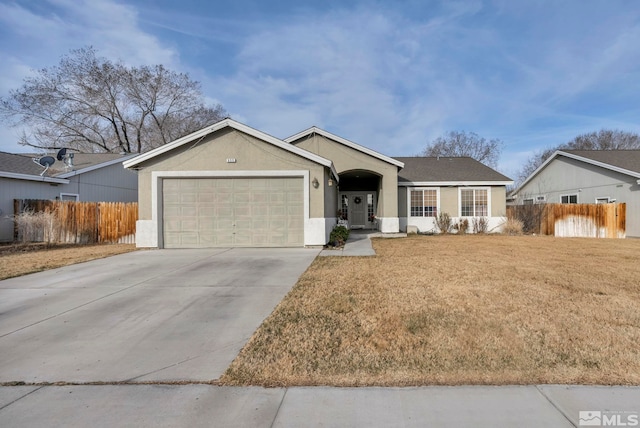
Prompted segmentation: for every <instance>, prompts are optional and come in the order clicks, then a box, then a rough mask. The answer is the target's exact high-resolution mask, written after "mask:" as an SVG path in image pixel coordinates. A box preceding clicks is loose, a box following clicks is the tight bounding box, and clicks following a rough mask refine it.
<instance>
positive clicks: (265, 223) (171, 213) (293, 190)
mask: <svg viewBox="0 0 640 428" xmlns="http://www.w3.org/2000/svg"><path fill="white" fill-rule="evenodd" d="M303 195H304V192H303V185H302V179H301V178H299V177H298V178H294V177H288V178H280V177H265V178H184V179H182V178H176V179H165V180H164V182H163V216H164V221H163V226H164V245H165V247H168V248H171V247H176V248H179V247H182V248H187V247H189V248H191V247H227V246H246V247H252V246H253V247H256V246H257V247H259V246H302V245H303V244H304V220H303V214H304V202H303Z"/></svg>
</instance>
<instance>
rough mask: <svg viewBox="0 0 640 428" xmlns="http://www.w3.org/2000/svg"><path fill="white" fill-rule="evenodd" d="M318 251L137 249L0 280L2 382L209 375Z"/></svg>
mask: <svg viewBox="0 0 640 428" xmlns="http://www.w3.org/2000/svg"><path fill="white" fill-rule="evenodd" d="M318 252H319V250H314V249H207V250H149V251H137V252H134V253H128V254H122V255H118V256H114V257H109V258H106V259H102V260H95V261H91V262H87V263H82V264H78V265H74V266H68V267H64V268H60V269H55V270H51V271H46V272H41V273H37V274H33V275H28V276H24V277H20V278H14V279H9V280H5V281H0V355H2V364H1V366H0V382H5V383H6V382H14V381H15V382H59V381H64V382H119V381H156V382H165V381H181V380H186V381H196V382H197V381H209V380H213V379H217V378H218V377H220V375H221V374H222V373H223V372H224V370H225V369H226V367H227V366H228V365H229V364H230V363H231V361H232V360H233V358H234V357H235V356H236V355H237V354H238V352H239V351H240V349H241V348H242V346H243V345H244V344H245V343H246V341H247V340H248V339H249V337H250V336H251V334H252V333H253V332H254V331H255V329H256V328H257V327H258V326H259V325H260V323H261V322H262V321H263V320H264V319H265V318H266V317H267V316H268V315H269V314H270V313H271V311H272V310H273V308H274V307H275V305H276V304H277V303H278V302H279V301H280V300H282V298H283V297H284V296H285V295H286V293H287V292H288V291H289V290H290V289H291V287H292V286H293V285H294V284H295V282H296V281H297V279H298V277H299V276H300V275H301V274H302V273H303V272H304V271H305V270H306V268H307V267H308V266H309V264H310V263H311V262H312V261H313V259H314V258H315V257H316V255H317V254H318Z"/></svg>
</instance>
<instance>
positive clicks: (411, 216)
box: [407, 187, 441, 218]
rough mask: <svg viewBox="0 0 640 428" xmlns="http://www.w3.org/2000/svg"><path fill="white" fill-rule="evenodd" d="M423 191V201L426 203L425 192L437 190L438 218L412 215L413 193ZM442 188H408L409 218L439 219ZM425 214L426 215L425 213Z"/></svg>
mask: <svg viewBox="0 0 640 428" xmlns="http://www.w3.org/2000/svg"><path fill="white" fill-rule="evenodd" d="M418 190H420V191H422V192H423V193H422V201H423V203H424V191H425V190H435V191H436V210H437V212H436V217H432V216H425V215H421V216H413V215H411V192H413V191H418ZM440 212H441V210H440V188H439V187H407V218H437V214H440ZM423 214H424V213H423Z"/></svg>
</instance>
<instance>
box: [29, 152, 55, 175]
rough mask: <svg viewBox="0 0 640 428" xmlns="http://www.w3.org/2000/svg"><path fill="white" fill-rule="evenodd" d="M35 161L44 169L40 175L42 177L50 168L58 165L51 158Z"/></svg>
mask: <svg viewBox="0 0 640 428" xmlns="http://www.w3.org/2000/svg"><path fill="white" fill-rule="evenodd" d="M33 161H34V162H35V163H37V164H38V165H40V166H43V167H44V170H43V171H42V172H41V173H40V177H43V176H44V173H45V172H47V170H48V169H49V167H50V166H51V165H53V164H54V163H56V160H55V159H54V158H53V157H51V156H44V157H41V158H34V159H33Z"/></svg>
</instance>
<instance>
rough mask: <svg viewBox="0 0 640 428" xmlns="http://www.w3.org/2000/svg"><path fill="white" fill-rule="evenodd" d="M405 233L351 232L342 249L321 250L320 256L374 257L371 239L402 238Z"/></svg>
mask: <svg viewBox="0 0 640 428" xmlns="http://www.w3.org/2000/svg"><path fill="white" fill-rule="evenodd" d="M406 236H407V234H406V233H381V232H378V231H372V230H352V231H351V233H350V234H349V239H347V242H346V243H345V245H344V247H342V248H339V249H336V250H322V251H321V252H320V255H321V256H375V255H376V252H375V251H374V249H373V246H372V245H371V238H404V237H406Z"/></svg>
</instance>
